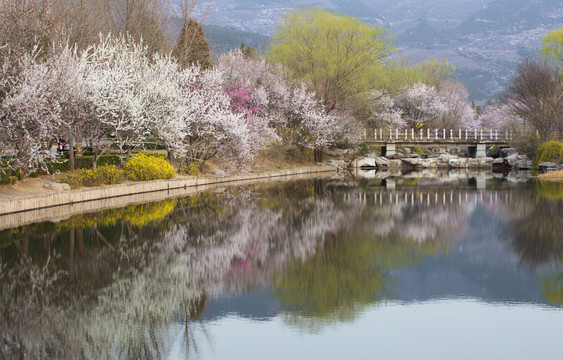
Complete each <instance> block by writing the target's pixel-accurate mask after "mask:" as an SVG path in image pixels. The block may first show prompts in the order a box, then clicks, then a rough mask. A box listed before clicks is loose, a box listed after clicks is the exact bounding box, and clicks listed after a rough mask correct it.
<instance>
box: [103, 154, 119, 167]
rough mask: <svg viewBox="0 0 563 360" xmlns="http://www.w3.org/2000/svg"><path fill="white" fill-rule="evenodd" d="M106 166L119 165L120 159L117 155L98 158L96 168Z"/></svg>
mask: <svg viewBox="0 0 563 360" xmlns="http://www.w3.org/2000/svg"><path fill="white" fill-rule="evenodd" d="M106 165H116V166H120V165H121V158H120V157H119V155H102V156H100V157H99V158H98V166H106Z"/></svg>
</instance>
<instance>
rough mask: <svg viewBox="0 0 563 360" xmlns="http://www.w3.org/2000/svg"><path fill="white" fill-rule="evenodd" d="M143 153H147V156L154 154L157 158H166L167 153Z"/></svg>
mask: <svg viewBox="0 0 563 360" xmlns="http://www.w3.org/2000/svg"><path fill="white" fill-rule="evenodd" d="M143 154H145V155H146V156H154V157H157V158H161V159H166V154H161V153H158V152H145V153H143Z"/></svg>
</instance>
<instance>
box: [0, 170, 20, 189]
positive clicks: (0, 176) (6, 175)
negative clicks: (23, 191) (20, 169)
mask: <svg viewBox="0 0 563 360" xmlns="http://www.w3.org/2000/svg"><path fill="white" fill-rule="evenodd" d="M16 181H18V177H17V176H15V175H14V170H12V169H11V168H7V167H1V168H0V184H2V185H13V184H15V183H16Z"/></svg>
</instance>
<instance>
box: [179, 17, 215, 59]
mask: <svg viewBox="0 0 563 360" xmlns="http://www.w3.org/2000/svg"><path fill="white" fill-rule="evenodd" d="M172 56H174V57H175V58H176V59H177V60H178V63H180V64H181V65H182V66H184V67H187V66H190V65H191V64H199V65H200V66H201V67H202V68H203V69H206V68H209V67H210V66H211V60H210V55H209V46H208V45H207V41H206V40H205V35H204V33H203V29H202V28H201V24H200V23H198V22H197V21H195V20H193V19H189V20H188V21H186V22H184V26H183V27H182V31H181V32H180V36H179V37H178V41H177V42H176V45H175V46H174V48H173V49H172Z"/></svg>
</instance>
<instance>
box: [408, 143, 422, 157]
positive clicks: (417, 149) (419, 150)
mask: <svg viewBox="0 0 563 360" xmlns="http://www.w3.org/2000/svg"><path fill="white" fill-rule="evenodd" d="M411 154H419V155H420V154H424V151H423V150H422V148H421V147H420V146H418V145H416V146H411Z"/></svg>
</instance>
